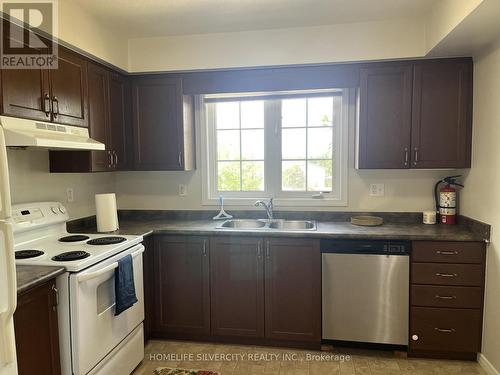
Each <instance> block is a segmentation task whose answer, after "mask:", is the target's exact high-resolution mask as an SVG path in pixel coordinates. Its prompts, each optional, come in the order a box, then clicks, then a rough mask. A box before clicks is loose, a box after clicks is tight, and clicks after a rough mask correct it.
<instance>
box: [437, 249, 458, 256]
mask: <svg viewBox="0 0 500 375" xmlns="http://www.w3.org/2000/svg"><path fill="white" fill-rule="evenodd" d="M436 254H439V255H458V251H441V250H437V251H436Z"/></svg>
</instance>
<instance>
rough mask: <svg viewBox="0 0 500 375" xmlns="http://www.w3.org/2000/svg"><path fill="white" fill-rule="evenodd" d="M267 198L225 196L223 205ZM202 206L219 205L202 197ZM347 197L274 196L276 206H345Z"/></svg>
mask: <svg viewBox="0 0 500 375" xmlns="http://www.w3.org/2000/svg"><path fill="white" fill-rule="evenodd" d="M259 199H262V200H265V199H269V197H259V198H226V197H224V206H238V207H241V206H249V207H253V205H254V203H255V201H257V200H259ZM202 205H203V206H219V205H220V202H219V198H212V199H210V198H209V199H204V200H203V202H202ZM347 205H348V203H347V199H342V200H341V199H325V198H322V199H313V198H274V206H275V208H276V207H278V208H279V207H347Z"/></svg>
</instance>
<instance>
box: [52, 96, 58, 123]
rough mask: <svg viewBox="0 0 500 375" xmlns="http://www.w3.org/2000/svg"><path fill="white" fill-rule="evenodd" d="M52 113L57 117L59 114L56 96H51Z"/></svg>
mask: <svg viewBox="0 0 500 375" xmlns="http://www.w3.org/2000/svg"><path fill="white" fill-rule="evenodd" d="M52 114H53V115H54V118H56V117H57V115H58V114H59V99H57V96H55V95H54V96H53V97H52Z"/></svg>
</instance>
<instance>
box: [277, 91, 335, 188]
mask: <svg viewBox="0 0 500 375" xmlns="http://www.w3.org/2000/svg"><path fill="white" fill-rule="evenodd" d="M334 100H335V99H334V97H327V98H321V99H320V100H318V98H307V99H306V103H305V104H306V105H305V121H306V123H305V124H304V126H296V124H297V123H296V122H293V123H292V125H288V126H283V120H284V119H285V118H286V119H287V121H290V116H287V114H283V110H286V109H287V108H285V107H287V106H289V105H291V104H292V101H288V102H287V103H286V104H287V106H283V105H282V114H281V119H282V124H281V125H282V126H281V129H282V130H281V134H282V141H281V147H282V155H281V160H282V161H281V176H282V183H281V185H282V186H281V190H283V191H303V192H309V191H332V186H333V181H332V179H333V176H332V175H333V160H332V159H333V118H334V113H333V107H334ZM311 101H313V103H314V104H313V108H314V105H316V107H318V105H319V106H321V105H323V106H324V105H325V102H326V104H327V105H328V107H329V109H328V110H327V113H325V114H324V115H323V116H321V114H320V115H319V116H316V117H314V116H311V115H310V111H311V105H310V103H311ZM283 102H284V100H283V101H282V104H283ZM321 102H322V103H321ZM296 103H298V102H297V101H296ZM292 112H293V109H292ZM297 112H299V111H297ZM312 121H314V122H312ZM285 125H287V124H285ZM294 125H295V126H294ZM291 129H293V130H294V131H299V130H300V129H303V130H305V137H304V138H305V159H302V158H293V157H292V158H286V157H285V156H284V154H285V152H286V153H288V150H284V149H285V147H286V146H285V144H284V140H285V137H286V136H284V134H287V133H288V134H293V132H291V131H290V130H291ZM309 129H311V131H313V132H314V131H316V130H314V129H332V130H331V131H330V132H325V131H323V132H322V133H330V136H329V137H325V138H322V137H320V138H321V141H325V139H330V142H329V144H328V143H327V145H326V147H327V151H326V153H325V152H324V150H323V154H322V155H318V154H314V152H313V151H312V150H311V149H312V147H311V146H312V145H310V144H309V140H310V131H309ZM316 132H317V133H318V134H320V133H321V131H316ZM323 135H327V134H323ZM288 142H290V141H288ZM291 144H293V140H292V142H291ZM320 146H325V145H324V144H323V145H320ZM315 151H316V150H315ZM320 151H321V150H320ZM311 154H312V155H311ZM328 154H329V155H331V157H330V158H326V156H328ZM310 155H311V156H313V157H311V158H309V156H310ZM321 156H323V158H322V157H321ZM293 163H294V164H293ZM310 166H312V167H311V168H313V170H312V171H311V170H310ZM299 169H301V170H302V172H299ZM301 173H303V174H304V176H303V179H304V181H303V184H302V176H301ZM311 173H312V174H313V175H310V174H311ZM311 176H315V179H314V180H311V181H310V177H311ZM321 180H323V183H320V181H321ZM299 185H301V186H303V189H302V190H301V189H297V188H296V187H297V186H299ZM314 185H316V186H314Z"/></svg>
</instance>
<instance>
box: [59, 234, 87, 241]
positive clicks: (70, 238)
mask: <svg viewBox="0 0 500 375" xmlns="http://www.w3.org/2000/svg"><path fill="white" fill-rule="evenodd" d="M89 238H90V237H89V236H85V235H82V234H73V235H71V236H66V237H62V238H59V242H78V241H85V240H88V239H89Z"/></svg>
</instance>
